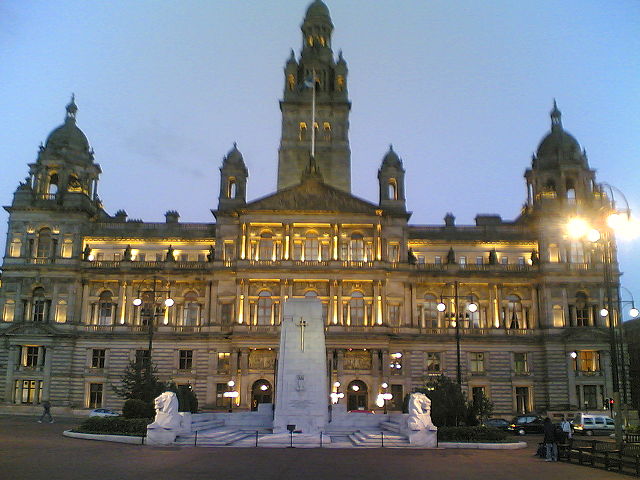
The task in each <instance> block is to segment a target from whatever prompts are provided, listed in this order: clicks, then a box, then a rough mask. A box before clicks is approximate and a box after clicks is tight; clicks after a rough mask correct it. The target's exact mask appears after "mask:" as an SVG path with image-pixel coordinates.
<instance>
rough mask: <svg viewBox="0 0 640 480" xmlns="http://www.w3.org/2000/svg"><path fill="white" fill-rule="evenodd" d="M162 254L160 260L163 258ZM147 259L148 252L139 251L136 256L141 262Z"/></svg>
mask: <svg viewBox="0 0 640 480" xmlns="http://www.w3.org/2000/svg"><path fill="white" fill-rule="evenodd" d="M159 255H160V260H162V254H159ZM146 259H147V254H146V253H138V255H137V256H136V260H138V261H139V262H144V261H146Z"/></svg>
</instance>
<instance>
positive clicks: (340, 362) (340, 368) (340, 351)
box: [336, 348, 346, 387]
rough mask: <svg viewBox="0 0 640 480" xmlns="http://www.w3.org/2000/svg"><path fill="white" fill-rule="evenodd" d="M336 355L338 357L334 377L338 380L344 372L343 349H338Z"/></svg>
mask: <svg viewBox="0 0 640 480" xmlns="http://www.w3.org/2000/svg"><path fill="white" fill-rule="evenodd" d="M336 353H337V356H338V368H337V372H336V376H337V377H338V378H340V377H341V376H342V373H343V372H344V349H342V348H339V349H337V350H336ZM345 387H346V385H345Z"/></svg>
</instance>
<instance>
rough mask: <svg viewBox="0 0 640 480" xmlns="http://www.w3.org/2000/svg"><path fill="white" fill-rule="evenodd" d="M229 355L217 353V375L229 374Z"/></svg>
mask: <svg viewBox="0 0 640 480" xmlns="http://www.w3.org/2000/svg"><path fill="white" fill-rule="evenodd" d="M230 371H231V354H230V353H227V352H220V353H218V373H230Z"/></svg>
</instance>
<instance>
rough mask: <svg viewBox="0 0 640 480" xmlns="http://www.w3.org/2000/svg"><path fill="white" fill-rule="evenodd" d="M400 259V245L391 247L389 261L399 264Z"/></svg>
mask: <svg viewBox="0 0 640 480" xmlns="http://www.w3.org/2000/svg"><path fill="white" fill-rule="evenodd" d="M399 258H400V245H397V244H391V245H389V261H390V262H397V261H398V259H399ZM370 260H371V259H370Z"/></svg>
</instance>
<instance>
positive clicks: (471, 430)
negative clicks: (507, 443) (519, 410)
mask: <svg viewBox="0 0 640 480" xmlns="http://www.w3.org/2000/svg"><path fill="white" fill-rule="evenodd" d="M506 438H507V432H503V431H502V430H498V429H497V428H490V427H438V441H440V442H470V443H479V442H489V443H491V442H495V443H498V442H502V441H504V440H505V439H506Z"/></svg>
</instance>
